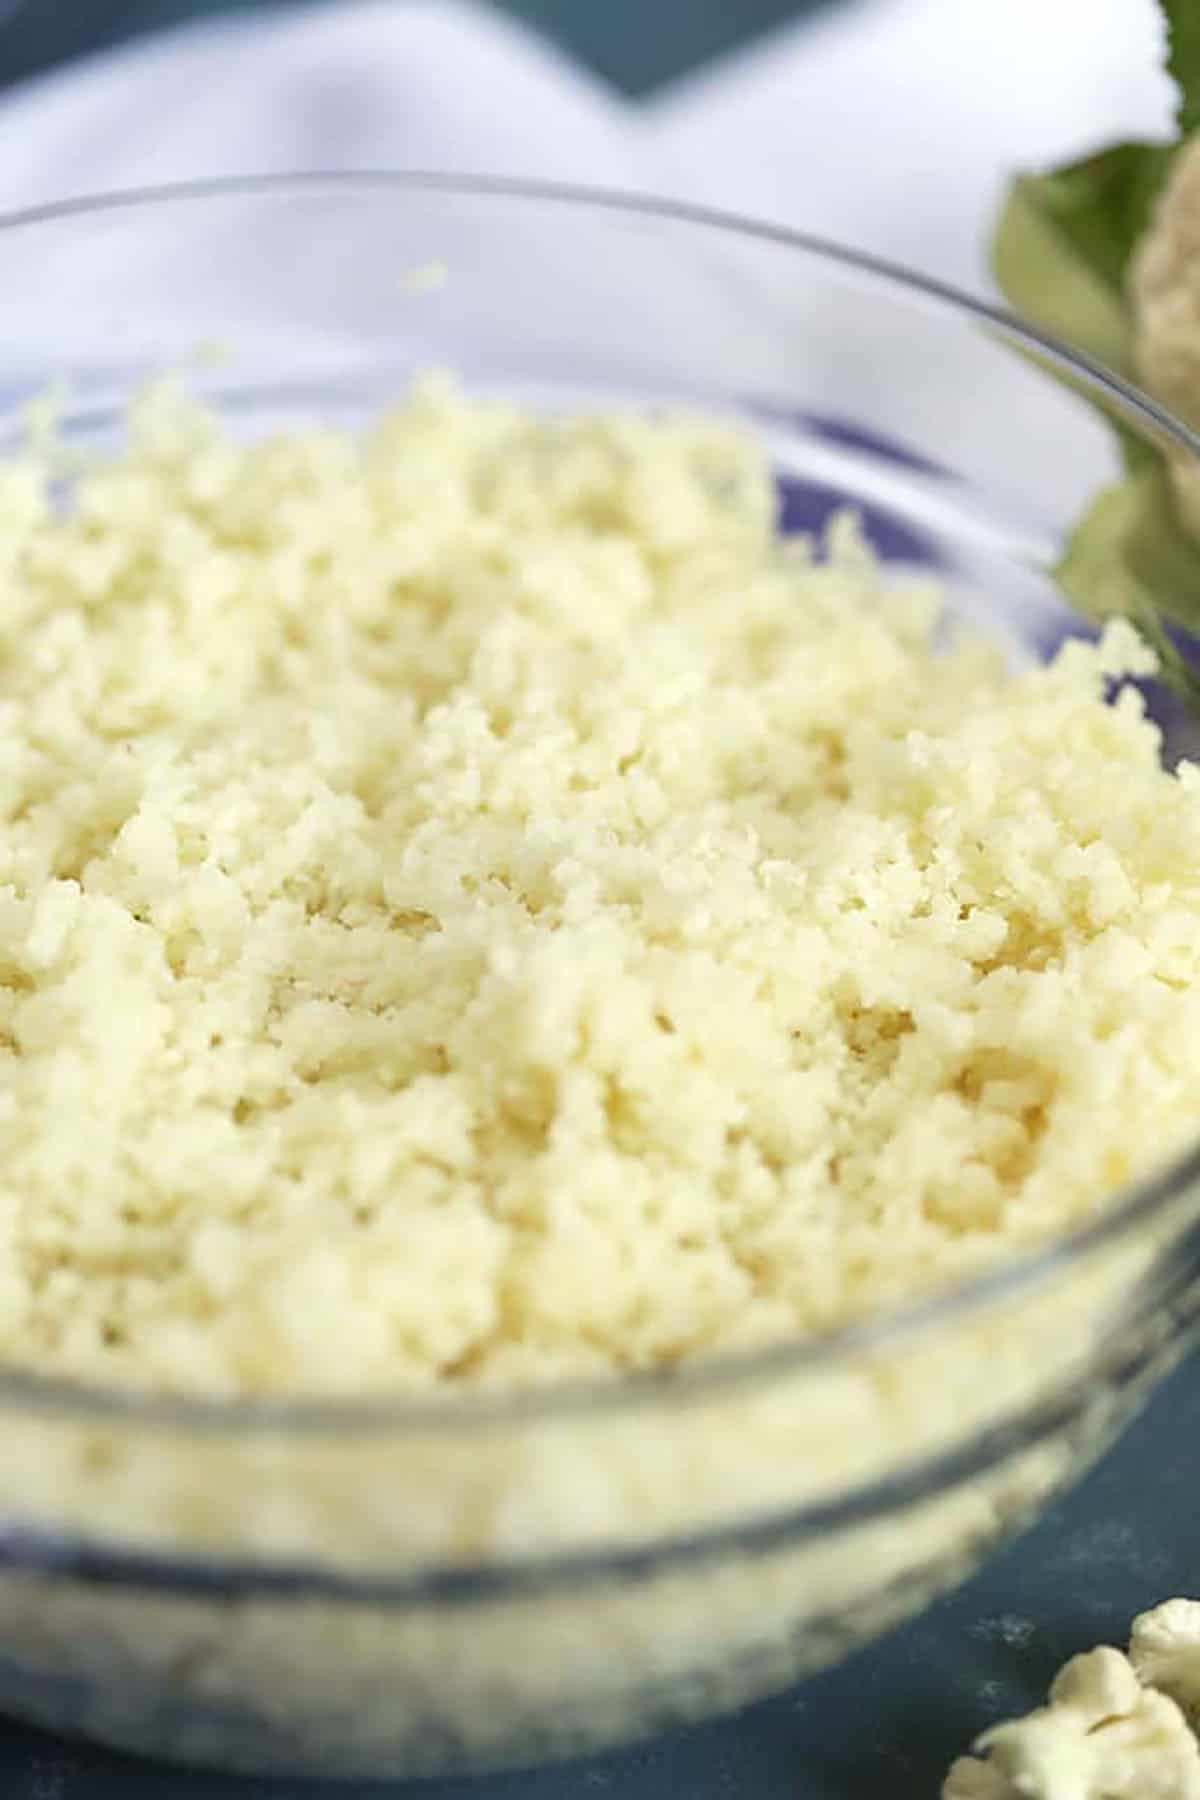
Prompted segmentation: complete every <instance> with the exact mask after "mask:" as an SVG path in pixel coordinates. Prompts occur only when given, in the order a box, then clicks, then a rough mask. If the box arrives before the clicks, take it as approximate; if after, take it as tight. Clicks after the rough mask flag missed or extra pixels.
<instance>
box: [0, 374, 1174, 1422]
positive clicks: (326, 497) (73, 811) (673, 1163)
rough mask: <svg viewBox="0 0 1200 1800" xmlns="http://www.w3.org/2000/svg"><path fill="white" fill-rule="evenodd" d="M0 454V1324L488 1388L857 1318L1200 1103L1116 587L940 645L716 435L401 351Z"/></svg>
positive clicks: (901, 1295) (1052, 1204)
mask: <svg viewBox="0 0 1200 1800" xmlns="http://www.w3.org/2000/svg"><path fill="white" fill-rule="evenodd" d="M53 491H54V490H53V489H52V486H51V484H50V480H49V470H48V468H46V467H42V466H40V464H39V461H38V457H37V456H36V455H35V454H34V453H33V452H31V453H30V454H29V455H28V456H27V457H24V458H22V459H20V460H18V461H15V462H12V463H10V464H8V465H7V466H6V467H4V469H3V470H2V471H0V565H2V577H0V578H2V581H3V589H2V592H3V602H2V613H0V620H2V647H0V648H2V654H0V706H2V728H0V769H2V774H0V794H2V805H3V826H2V828H0V1046H2V1049H0V1057H2V1063H0V1070H2V1077H0V1171H2V1175H0V1181H2V1186H0V1356H2V1357H4V1358H9V1359H17V1360H19V1361H20V1362H22V1363H25V1364H28V1365H33V1366H36V1367H38V1368H41V1369H47V1370H54V1371H64V1372H71V1373H77V1374H84V1375H87V1376H89V1377H101V1378H117V1379H120V1380H124V1381H133V1382H136V1383H140V1384H146V1385H151V1386H158V1387H168V1388H179V1389H189V1390H200V1391H207V1392H212V1393H218V1394H219V1393H235V1392H245V1393H267V1392H284V1391H368V1390H384V1389H405V1388H411V1389H422V1388H429V1387H431V1386H434V1385H437V1384H455V1385H463V1384H519V1383H526V1382H546V1381H555V1380H559V1379H564V1378H571V1377H580V1376H583V1377H586V1376H592V1375H596V1374H606V1373H609V1372H613V1373H615V1372H618V1371H622V1370H627V1369H632V1368H640V1367H647V1366H654V1365H667V1364H675V1363H677V1362H679V1361H680V1360H681V1359H685V1358H691V1357H696V1356H699V1355H701V1354H703V1353H708V1352H712V1351H717V1350H721V1349H724V1348H728V1347H731V1346H735V1345H737V1346H742V1345H748V1344H754V1343H761V1342H766V1341H770V1340H774V1339H779V1338H782V1337H783V1336H785V1335H788V1334H793V1333H797V1332H809V1331H814V1330H820V1329H823V1328H826V1327H830V1326H834V1325H838V1324H841V1323H843V1322H846V1321H849V1320H853V1319H856V1318H860V1317H862V1316H863V1315H866V1314H869V1313H871V1312H873V1311H874V1310H876V1309H878V1308H881V1307H884V1306H887V1305H890V1304H892V1303H894V1302H897V1301H900V1300H903V1299H905V1298H907V1297H909V1296H911V1295H913V1294H914V1293H917V1292H919V1291H921V1290H925V1289H928V1288H930V1287H931V1286H933V1285H936V1284H938V1283H942V1282H944V1281H947V1280H949V1279H952V1278H954V1277H955V1276H958V1275H962V1274H964V1273H966V1272H967V1271H970V1270H973V1269H976V1268H978V1267H980V1266H982V1265H984V1264H986V1263H987V1262H988V1261H990V1260H992V1259H995V1258H997V1257H999V1256H1003V1255H1007V1254H1009V1253H1011V1252H1013V1251H1014V1250H1017V1249H1020V1248H1021V1247H1022V1246H1026V1245H1031V1244H1034V1243H1037V1242H1039V1241H1042V1240H1045V1239H1046V1238H1047V1237H1049V1236H1050V1235H1052V1234H1054V1233H1057V1232H1061V1231H1062V1230H1064V1229H1065V1228H1067V1227H1069V1226H1071V1225H1074V1224H1076V1223H1078V1222H1079V1221H1081V1220H1082V1219H1084V1218H1085V1217H1086V1216H1087V1215H1089V1214H1091V1213H1092V1212H1094V1211H1095V1209H1096V1208H1097V1207H1098V1205H1099V1204H1100V1203H1101V1202H1102V1200H1103V1199H1104V1197H1105V1196H1107V1195H1110V1194H1112V1193H1113V1191H1114V1190H1115V1189H1117V1188H1118V1187H1119V1186H1120V1185H1121V1184H1123V1183H1125V1182H1126V1181H1128V1180H1129V1179H1130V1178H1131V1177H1132V1176H1135V1175H1137V1174H1138V1173H1140V1172H1142V1171H1144V1170H1145V1169H1146V1168H1147V1167H1148V1166H1153V1165H1155V1164H1157V1163H1158V1161H1159V1160H1160V1159H1161V1158H1162V1157H1164V1156H1165V1155H1167V1154H1168V1153H1169V1152H1170V1151H1171V1150H1172V1149H1174V1148H1176V1147H1178V1146H1180V1145H1181V1144H1182V1142H1183V1141H1184V1139H1185V1138H1186V1137H1187V1136H1188V1135H1189V1133H1191V1132H1193V1131H1194V1130H1195V1127H1196V1122H1197V1118H1198V1116H1200V984H1198V983H1197V974H1198V970H1200V786H1198V779H1197V775H1196V773H1195V772H1194V771H1193V770H1191V769H1189V768H1183V769H1181V770H1180V771H1179V773H1178V774H1177V775H1172V774H1168V773H1167V772H1165V771H1164V769H1163V768H1162V766H1161V764H1160V760H1159V744H1158V738H1157V734H1156V731H1155V728H1154V727H1153V726H1152V725H1151V724H1150V723H1148V722H1147V721H1146V720H1145V719H1144V717H1143V716H1142V710H1141V704H1140V700H1139V697H1138V695H1137V693H1136V692H1135V691H1134V690H1133V689H1131V688H1126V689H1124V691H1122V692H1121V694H1120V696H1119V698H1118V699H1117V701H1116V703H1115V704H1111V705H1110V704H1106V696H1107V694H1108V690H1109V688H1110V687H1111V685H1112V681H1113V679H1114V678H1118V677H1120V676H1122V675H1124V674H1127V673H1137V672H1146V671H1147V670H1148V669H1149V668H1150V667H1151V660H1150V658H1149V656H1148V654H1147V653H1146V652H1145V651H1144V650H1143V648H1142V647H1141V645H1140V643H1139V642H1138V640H1137V639H1136V638H1135V636H1134V634H1133V632H1132V630H1131V629H1130V628H1129V627H1127V626H1121V625H1113V626H1112V627H1110V629H1109V630H1108V632H1107V634H1106V636H1105V638H1104V641H1103V643H1102V644H1101V645H1100V646H1099V647H1098V648H1094V647H1087V646H1085V645H1083V644H1072V645H1069V646H1068V647H1067V648H1066V649H1065V650H1064V651H1063V652H1062V654H1061V655H1060V656H1059V657H1058V659H1057V660H1056V661H1055V662H1054V664H1053V665H1052V666H1051V667H1048V668H1042V669H1036V670H1033V671H1031V672H1028V673H1023V674H1019V675H1013V674H1012V673H1011V672H1010V671H1009V670H1008V669H1007V668H1006V667H1005V665H1004V662H1003V660H1002V658H1001V656H1000V654H999V653H998V652H997V651H994V650H992V649H990V648H988V647H986V646H983V645H981V644H979V643H974V642H963V643H959V644H958V645H957V646H955V647H951V648H950V649H949V650H946V649H945V648H943V647H938V648H935V646H934V642H933V635H934V631H935V627H936V624H937V613H938V606H937V597H936V595H935V594H934V593H933V592H932V591H931V589H930V588H929V587H928V586H926V585H924V584H918V583H916V582H907V583H900V584H894V583H889V584H885V582H884V580H883V578H882V576H881V574H880V571H879V570H878V569H877V567H876V565H875V564H874V562H873V560H872V558H871V556H870V554H869V552H868V551H867V549H866V548H865V546H864V544H863V542H862V541H861V539H860V538H859V536H858V535H857V533H856V531H855V529H854V528H853V526H852V525H851V523H850V522H849V521H842V522H841V523H840V524H839V525H838V526H837V527H836V528H835V529H834V530H833V532H832V533H831V536H830V540H829V543H828V546H827V548H826V549H825V550H824V551H823V552H822V553H821V554H815V553H814V551H813V550H812V548H811V547H810V546H808V545H807V544H805V543H802V542H799V541H792V542H784V541H783V540H782V539H781V538H780V536H779V535H778V533H777V530H776V526H775V521H774V489H773V483H772V478H771V474H770V471H769V469H768V467H767V466H766V464H765V462H764V460H763V458H762V456H761V455H760V452H759V450H758V449H757V448H756V446H755V445H754V444H753V442H751V441H750V440H749V439H743V438H742V437H741V436H740V435H738V434H737V433H736V432H734V431H732V430H731V429H727V428H725V427H721V426H716V425H705V424H697V423H694V422H677V421H676V422H671V421H650V420H646V419H638V418H632V417H617V418H612V417H608V418H596V417H581V418H573V419H567V420H562V421H548V420H543V419H539V418H535V417H532V416H529V415H527V414H525V413H522V412H520V411H518V410H514V409H511V408H509V407H507V406H504V405H500V404H498V403H486V404H485V403H474V402H471V401H468V400H466V399H464V398H463V397H462V396H461V395H460V394H459V393H458V392H457V391H456V389H455V388H454V387H453V385H452V384H450V383H449V382H447V381H443V380H441V379H430V380H427V381H425V382H423V383H421V384H419V385H418V387H417V388H416V390H415V391H414V393H413V394H412V396H411V397H410V399H409V400H408V401H407V402H406V403H405V404H404V405H403V406H401V407H400V408H399V409H398V410H397V411H394V412H392V413H390V414H388V415H387V416H385V417H383V418H382V419H381V420H380V421H379V422H378V423H377V424H376V425H375V426H374V427H373V428H372V429H371V430H370V431H369V432H368V433H367V434H366V435H365V437H364V438H363V439H362V440H361V441H356V440H354V439H352V438H350V437H348V436H343V435H340V434H338V433H335V432H332V431H325V430H314V431H312V432H311V433H305V434H298V435H292V436H285V437H279V438H275V439H272V440H269V441H264V442H259V443H256V444H253V445H241V444H238V443H236V442H234V441H233V440H232V439H230V438H229V437H227V436H226V435H225V434H224V432H223V430H222V428H221V427H220V426H219V425H218V423H217V422H216V420H215V419H214V418H213V417H211V416H209V415H208V414H206V413H205V412H204V411H203V410H202V409H200V408H199V407H198V406H197V405H196V404H195V403H193V402H191V401H190V400H188V399H187V398H186V396H185V395H183V394H182V392H180V391H178V390H176V389H174V388H171V387H163V388H159V389H157V390H156V391H155V392H154V393H153V394H151V395H150V396H149V397H147V398H146V399H145V400H144V401H143V402H142V403H141V404H140V405H139V406H138V407H137V408H136V410H135V412H134V414H133V417H132V420H131V434H130V443H129V446H128V449H127V450H126V451H125V452H123V453H122V454H121V455H120V456H119V457H118V458H117V459H116V460H113V461H111V462H107V463H104V464H102V465H98V466H95V467H94V468H92V469H91V470H90V472H88V473H87V474H86V475H85V476H84V477H83V478H81V479H80V480H79V482H78V484H77V486H76V489H75V494H74V500H73V504H72V505H71V507H70V508H69V510H67V511H66V512H62V511H61V510H58V511H56V509H55V507H54V505H53V504H52V499H51V495H52V493H53Z"/></svg>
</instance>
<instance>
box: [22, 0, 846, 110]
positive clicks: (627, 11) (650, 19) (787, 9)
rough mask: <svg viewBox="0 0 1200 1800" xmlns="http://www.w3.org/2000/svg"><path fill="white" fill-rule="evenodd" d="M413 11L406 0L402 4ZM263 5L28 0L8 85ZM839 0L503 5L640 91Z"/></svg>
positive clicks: (252, 0)
mask: <svg viewBox="0 0 1200 1800" xmlns="http://www.w3.org/2000/svg"><path fill="white" fill-rule="evenodd" d="M396 3H397V5H398V6H403V4H404V0H396ZM258 4H259V0H224V3H223V4H222V0H22V3H21V5H20V7H19V10H18V11H17V13H16V15H15V17H14V18H13V19H12V20H11V21H10V22H9V24H8V25H6V26H4V27H2V28H0V80H3V81H11V80H13V79H14V78H15V77H17V76H20V75H22V74H28V73H31V72H32V71H34V70H35V69H39V68H45V67H46V66H47V65H49V64H51V63H53V62H56V61H59V60H61V59H62V58H64V57H66V56H70V55H74V54H78V53H79V52H80V51H84V50H91V49H96V48H98V47H99V46H100V45H102V44H106V43H113V42H115V41H116V40H118V39H120V38H127V37H131V36H133V35H134V34H136V33H138V32H142V31H146V30H149V29H152V28H153V27H154V26H156V25H165V24H171V23H177V22H178V21H179V20H181V19H188V18H198V17H200V16H201V15H204V14H212V13H218V12H242V13H244V12H251V11H253V10H255V8H256V6H257V5H258ZM830 4H837V0H500V10H501V11H503V12H507V13H510V14H512V15H513V16H514V17H516V18H519V19H524V20H525V21H526V22H527V23H528V24H531V25H534V26H536V27H537V28H538V29H539V30H541V31H544V32H545V33H546V34H547V35H548V36H550V37H552V38H554V39H555V40H556V41H557V42H558V43H559V44H561V45H563V46H564V47H565V48H566V49H568V50H571V51H573V52H574V53H575V55H576V56H578V57H580V58H581V59H582V60H583V61H584V62H587V63H589V64H590V65H591V66H592V68H594V69H596V70H597V71H598V72H599V73H600V74H602V75H605V76H607V77H608V79H609V80H610V81H612V82H614V83H615V84H616V85H617V86H618V87H620V88H623V89H624V90H625V91H626V92H628V93H631V94H638V93H645V92H646V91H647V90H648V89H650V88H653V87H656V86H658V85H659V84H660V83H661V82H664V81H669V80H671V79H672V77H674V76H676V75H682V74H685V73H686V72H687V71H688V70H689V69H692V68H695V67H697V66H698V65H699V64H702V63H704V62H706V61H708V59H709V58H711V57H713V56H716V55H718V54H719V53H720V52H721V51H723V50H730V49H733V48H735V47H736V46H737V45H739V44H742V43H745V42H746V41H747V40H748V39H750V38H752V37H754V36H756V35H757V34H758V33H760V32H762V31H765V30H768V29H769V28H770V27H771V26H773V25H780V24H783V23H784V22H786V21H787V20H789V19H795V18H799V17H801V16H803V15H804V14H805V13H809V12H814V11H816V10H817V9H818V7H820V6H822V5H830Z"/></svg>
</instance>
